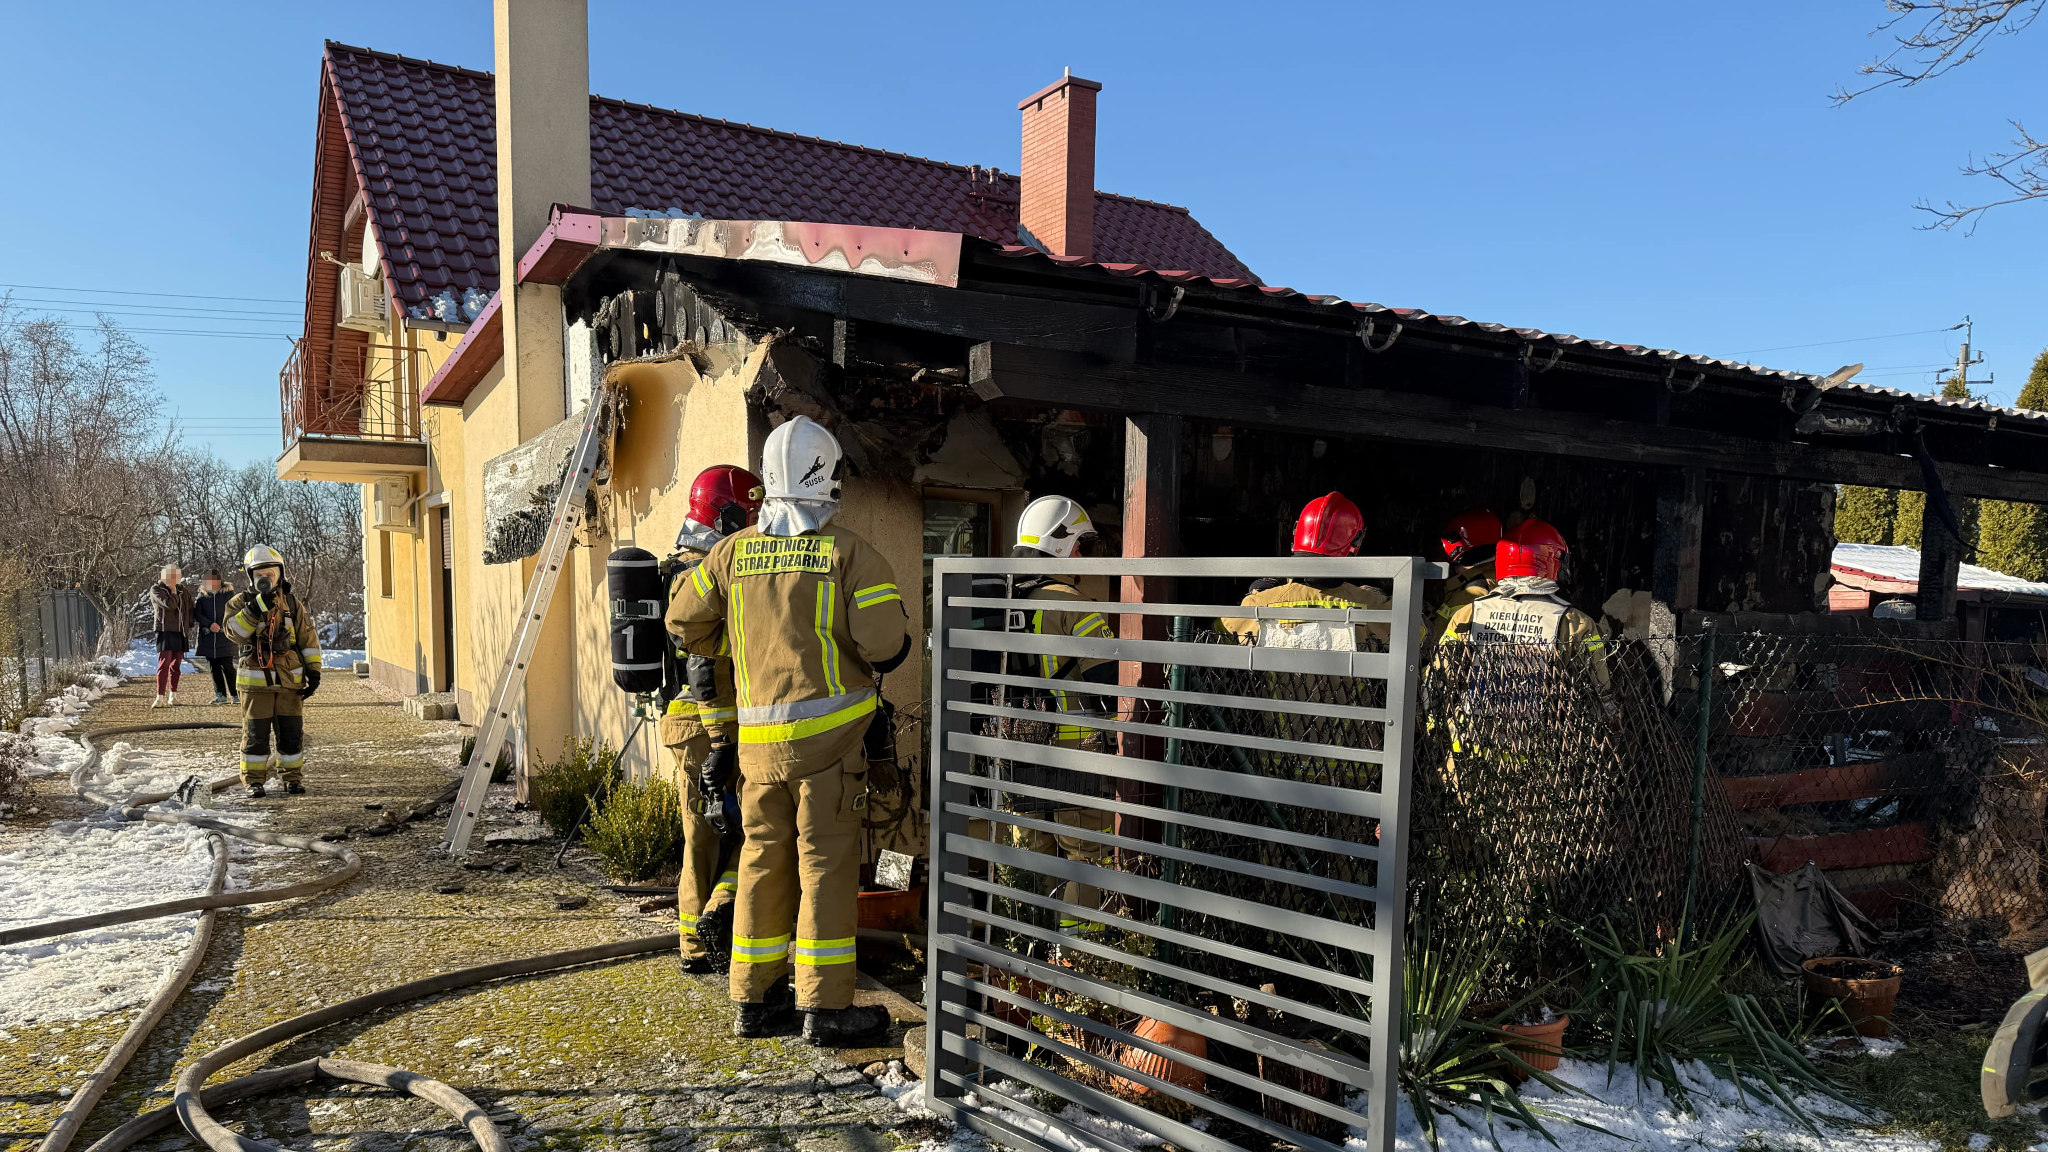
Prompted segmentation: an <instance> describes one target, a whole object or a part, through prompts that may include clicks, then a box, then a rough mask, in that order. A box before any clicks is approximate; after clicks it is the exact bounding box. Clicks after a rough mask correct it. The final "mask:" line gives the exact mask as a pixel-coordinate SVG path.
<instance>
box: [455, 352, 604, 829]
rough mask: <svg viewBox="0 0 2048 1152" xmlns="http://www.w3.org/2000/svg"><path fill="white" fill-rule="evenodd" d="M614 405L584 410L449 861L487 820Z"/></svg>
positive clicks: (466, 788) (462, 793)
mask: <svg viewBox="0 0 2048 1152" xmlns="http://www.w3.org/2000/svg"><path fill="white" fill-rule="evenodd" d="M613 404H614V399H613V397H612V396H611V395H610V394H609V393H608V392H607V391H605V390H603V389H600V390H598V391H597V392H596V394H595V395H593V396H592V397H591V398H590V404H589V405H588V406H587V407H586V408H585V409H584V417H583V434H582V435H581V436H579V437H578V438H577V440H576V448H575V451H573V452H572V453H570V456H569V466H568V469H567V470H566V471H565V472H564V473H563V475H562V490H561V491H560V492H558V493H556V495H555V510H554V519H553V520H552V522H550V523H549V525H548V534H547V539H546V540H544V541H543V542H542V543H541V547H540V560H539V563H537V564H535V565H534V567H533V577H532V579H530V580H528V581H527V583H526V600H525V602H524V603H522V604H521V605H520V606H519V626H518V628H517V630H516V631H515V632H514V633H513V636H512V646H511V647H510V648H509V649H507V650H506V652H505V662H504V663H503V664H502V665H500V666H499V668H498V682H497V685H496V686H495V687H493V688H492V689H491V706H490V710H489V711H488V712H486V713H485V714H484V722H483V725H482V726H481V727H479V728H478V729H477V733H476V744H475V746H474V747H472V748H471V749H470V753H469V759H468V760H467V761H466V762H464V764H463V765H462V788H461V789H460V790H459V791H458V792H457V793H456V795H455V810H454V811H453V812H450V813H449V814H448V831H447V833H446V834H445V835H444V836H442V838H441V851H443V852H444V853H447V854H448V855H450V856H462V855H464V854H466V853H467V852H468V851H469V837H470V834H471V833H472V832H474V831H476V822H477V818H478V817H479V816H482V815H483V810H484V797H485V795H486V794H487V793H488V792H489V791H490V786H491V765H493V764H495V763H497V760H498V753H499V752H501V751H502V750H503V749H504V747H505V737H506V735H507V734H508V733H509V732H510V731H511V729H512V722H513V714H514V712H515V711H516V709H517V702H518V700H519V693H520V691H521V690H523V689H524V688H525V687H526V666H527V662H528V661H529V660H531V659H532V658H533V646H534V644H535V643H537V642H538V641H539V639H540V630H541V626H542V625H543V624H544V623H546V621H547V616H548V604H549V602H550V601H552V600H553V599H554V598H555V585H556V583H558V582H559V581H560V579H561V575H562V564H563V563H564V562H565V561H566V560H567V559H568V557H569V546H570V545H571V544H573V543H575V541H576V530H577V529H578V528H580V527H582V526H583V512H584V506H585V501H584V497H585V495H586V494H587V493H588V492H589V491H590V484H591V480H592V478H593V477H594V476H595V475H596V472H597V465H598V461H599V460H600V459H601V458H602V456H603V454H604V442H605V437H606V436H608V435H609V434H610V432H611V423H612V415H613Z"/></svg>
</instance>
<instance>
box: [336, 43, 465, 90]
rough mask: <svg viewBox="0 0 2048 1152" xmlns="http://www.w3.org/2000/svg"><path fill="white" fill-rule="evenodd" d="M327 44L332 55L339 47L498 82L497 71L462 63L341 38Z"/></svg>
mask: <svg viewBox="0 0 2048 1152" xmlns="http://www.w3.org/2000/svg"><path fill="white" fill-rule="evenodd" d="M325 44H326V47H325V49H324V52H325V54H326V55H330V56H331V55H333V54H334V51H335V49H337V48H338V49H340V50H342V51H344V52H354V53H357V54H359V55H363V56H375V57H378V58H379V59H383V60H396V61H397V62H399V63H400V64H410V65H413V66H414V67H416V68H434V69H438V70H440V71H442V72H454V73H456V74H457V75H461V76H468V77H470V78H472V79H476V80H489V81H491V82H492V83H494V84H495V83H497V75H496V74H495V73H491V72H479V71H477V70H476V69H474V68H464V67H463V66H462V65H460V64H443V63H441V62H440V61H438V60H423V59H420V58H418V57H414V56H401V55H399V54H398V53H396V52H383V51H379V50H378V49H375V48H358V47H356V46H355V45H353V44H343V43H342V42H341V41H339V40H328V41H326V42H325Z"/></svg>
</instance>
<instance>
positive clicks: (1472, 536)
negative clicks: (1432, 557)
mask: <svg viewBox="0 0 2048 1152" xmlns="http://www.w3.org/2000/svg"><path fill="white" fill-rule="evenodd" d="M1500 536H1501V528H1500V517H1498V516H1496V515H1494V514H1493V513H1492V512H1491V511H1489V510H1488V509H1485V508H1474V509H1473V510H1471V511H1470V512H1461V513H1459V514H1458V515H1456V516H1453V517H1451V519H1450V520H1449V521H1447V522H1446V523H1445V524H1444V526H1443V531H1442V532H1440V533H1438V538H1437V542H1438V543H1439V544H1441V545H1442V546H1443V550H1444V559H1446V560H1449V561H1450V562H1451V578H1450V580H1449V581H1448V582H1447V583H1445V585H1444V598H1443V601H1442V602H1441V603H1439V604H1438V605H1437V606H1436V611H1435V612H1432V613H1431V614H1430V619H1429V638H1428V642H1429V643H1431V644H1434V643H1436V642H1437V641H1438V640H1440V639H1441V638H1442V637H1443V634H1444V628H1445V627H1446V626H1448V625H1449V624H1450V622H1451V617H1453V616H1455V615H1457V614H1458V609H1460V608H1463V607H1464V606H1465V605H1467V604H1470V603H1472V602H1473V601H1474V600H1478V599H1479V598H1481V597H1483V596H1490V595H1492V594H1493V586H1494V584H1495V582H1496V581H1497V579H1498V578H1497V577H1495V575H1494V571H1493V568H1494V549H1495V547H1496V546H1498V545H1499V544H1500Z"/></svg>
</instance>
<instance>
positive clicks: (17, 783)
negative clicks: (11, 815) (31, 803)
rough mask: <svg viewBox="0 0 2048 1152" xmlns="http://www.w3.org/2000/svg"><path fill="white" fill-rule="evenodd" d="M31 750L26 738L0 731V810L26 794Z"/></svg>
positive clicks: (2, 810) (3, 809) (5, 808)
mask: <svg viewBox="0 0 2048 1152" xmlns="http://www.w3.org/2000/svg"><path fill="white" fill-rule="evenodd" d="M32 751H33V748H32V746H31V743H30V741H29V740H28V739H27V738H25V737H21V736H16V735H13V734H12V733H7V732H0V812H4V811H6V810H7V808H8V806H9V805H10V804H13V803H19V802H20V801H21V800H22V799H23V798H24V797H26V796H27V795H28V761H29V755H30V753H31V752H32Z"/></svg>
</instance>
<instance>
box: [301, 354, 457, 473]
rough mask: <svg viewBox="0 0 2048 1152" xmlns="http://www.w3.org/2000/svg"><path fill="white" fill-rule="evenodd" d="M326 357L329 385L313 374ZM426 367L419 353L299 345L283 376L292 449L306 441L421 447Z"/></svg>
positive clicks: (326, 379) (326, 378)
mask: <svg viewBox="0 0 2048 1152" xmlns="http://www.w3.org/2000/svg"><path fill="white" fill-rule="evenodd" d="M322 357H324V358H326V359H327V371H326V372H325V373H324V379H323V378H322V376H323V374H322V373H319V372H316V371H314V370H313V369H314V366H315V365H317V363H318V359H319V358H322ZM425 366H426V356H425V353H424V352H423V351H422V350H421V349H419V348H400V347H397V346H395V345H391V344H343V345H341V346H339V347H333V348H319V347H309V346H308V345H307V342H306V341H305V340H304V339H300V340H298V341H296V342H295V343H293V345H292V354H291V356H290V357H288V358H287V359H286V360H285V362H284V367H283V368H282V369H281V370H280V371H279V372H278V374H277V380H278V389H279V393H280V395H279V410H280V411H281V412H282V413H283V416H284V442H285V445H286V447H290V446H291V445H292V444H295V443H297V442H298V441H299V440H300V439H301V438H303V437H306V436H335V437H342V438H346V439H355V440H412V441H417V440H418V439H419V438H420V384H421V382H422V380H423V378H424V372H423V369H424V368H425Z"/></svg>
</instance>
